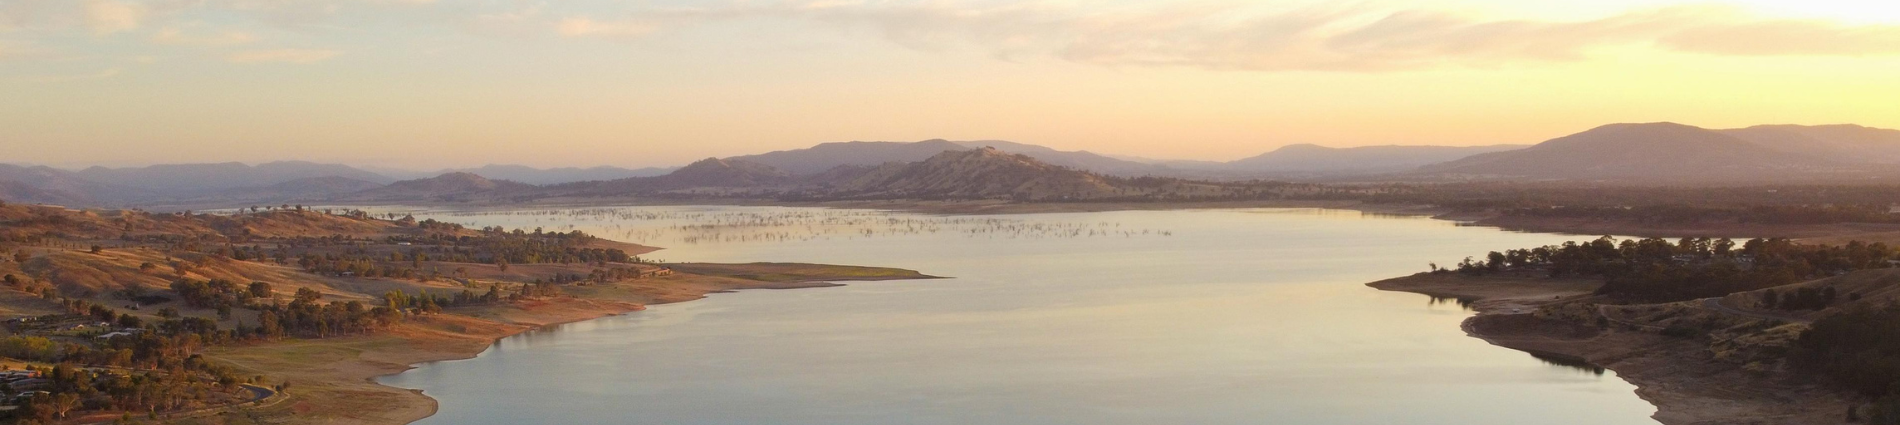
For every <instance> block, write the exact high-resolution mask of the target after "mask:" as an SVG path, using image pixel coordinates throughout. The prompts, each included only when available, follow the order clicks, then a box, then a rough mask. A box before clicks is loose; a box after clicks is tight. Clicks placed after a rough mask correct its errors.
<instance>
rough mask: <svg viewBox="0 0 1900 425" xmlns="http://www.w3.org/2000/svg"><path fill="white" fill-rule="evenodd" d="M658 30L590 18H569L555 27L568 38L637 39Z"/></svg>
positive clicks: (651, 26)
mask: <svg viewBox="0 0 1900 425" xmlns="http://www.w3.org/2000/svg"><path fill="white" fill-rule="evenodd" d="M658 30H659V27H658V26H655V25H653V24H649V23H644V22H637V21H613V22H603V21H596V20H593V19H589V18H567V19H563V20H561V22H560V23H559V24H556V25H555V31H556V32H559V33H561V35H563V36H568V37H637V36H642V35H647V34H652V33H653V32H655V31H658Z"/></svg>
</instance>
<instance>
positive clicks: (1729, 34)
mask: <svg viewBox="0 0 1900 425" xmlns="http://www.w3.org/2000/svg"><path fill="white" fill-rule="evenodd" d="M760 18H763V19H782V20H792V21H802V22H809V23H815V24H819V25H825V26H831V27H835V28H839V29H841V30H845V31H868V32H870V33H871V34H875V35H877V36H880V37H883V38H884V39H886V40H889V41H891V42H894V43H897V44H900V45H904V46H909V47H913V48H919V49H941V48H946V47H953V46H959V45H961V46H968V47H974V48H979V49H988V50H991V51H993V52H994V53H996V54H998V55H1003V56H1016V55H1025V54H1043V55H1048V56H1052V57H1057V58H1061V59H1065V60H1070V61H1076V62H1084V63H1092V64H1101V65H1108V66H1123V65H1155V66H1188V67H1201V68H1215V69H1242V70H1260V71H1285V70H1318V71H1385V70H1402V69H1413V68H1419V67H1429V66H1445V65H1454V66H1456V65H1463V66H1495V65H1498V64H1507V63H1513V62H1551V61H1571V60H1581V59H1585V58H1588V57H1590V54H1591V53H1592V52H1593V51H1596V50H1598V49H1604V48H1612V47H1622V46H1649V47H1653V48H1657V49H1662V50H1667V51H1676V52H1685V53H1697V54H1710V55H1729V56H1769V55H1774V56H1785V55H1804V56H1830V55H1894V54H1900V25H1849V24H1844V23H1839V22H1833V21H1825V20H1794V19H1780V18H1768V17H1760V16H1755V15H1750V14H1748V13H1745V11H1743V10H1741V9H1738V8H1734V7H1729V6H1719V5H1717V6H1682V7H1672V8H1664V9H1653V10H1637V11H1631V12H1627V13H1623V14H1619V15H1615V16H1610V17H1605V18H1599V19H1593V20H1580V21H1544V20H1527V19H1495V18H1480V17H1474V16H1470V15H1464V14H1458V13H1450V12H1443V11H1435V10H1428V9H1391V8H1380V7H1372V6H1365V5H1351V6H1328V5H1319V6H1311V7H1305V8H1296V9H1290V10H1273V11H1269V10H1262V9H1261V8H1259V7H1257V6H1254V5H1249V4H1236V3H1187V4H1174V5H1168V6H1161V7H1146V8H1129V7H1078V6H1076V5H1074V4H1072V3H1047V2H1044V3H1020V4H1011V5H1005V6H972V5H959V4H956V3H950V2H849V1H835V0H827V1H815V2H785V3H773V4H760V3H756V2H744V3H732V4H729V5H728V6H725V7H703V8H690V9H652V10H644V11H639V12H635V13H632V14H629V15H626V16H618V17H612V18H610V19H612V20H610V21H606V22H612V23H611V24H610V23H602V21H596V20H593V19H590V18H584V17H582V18H570V19H568V20H566V21H563V22H561V23H559V24H558V26H557V31H558V32H560V33H562V34H566V35H606V34H616V35H645V34H651V33H654V32H659V31H667V30H676V29H683V28H689V27H692V26H696V25H706V24H709V23H715V22H720V21H727V20H737V19H760Z"/></svg>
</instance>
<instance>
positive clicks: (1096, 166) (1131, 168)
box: [954, 140, 1180, 177]
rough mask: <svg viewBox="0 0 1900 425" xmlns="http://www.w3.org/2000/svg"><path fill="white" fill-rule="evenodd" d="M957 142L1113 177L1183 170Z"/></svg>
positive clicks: (1010, 145) (1037, 148)
mask: <svg viewBox="0 0 1900 425" xmlns="http://www.w3.org/2000/svg"><path fill="white" fill-rule="evenodd" d="M954 143H956V144H958V145H962V146H963V148H964V149H982V148H985V147H992V148H996V150H999V151H1003V152H1005V153H1013V154H1019V155H1025V156H1028V157H1030V158H1035V159H1036V160H1037V161H1042V162H1045V163H1048V164H1049V165H1055V166H1059V167H1069V168H1074V169H1077V170H1083V171H1088V172H1091V173H1097V174H1105V175H1110V176H1126V177H1140V176H1177V175H1179V173H1180V170H1177V169H1173V168H1170V167H1167V166H1164V165H1159V164H1153V163H1148V162H1142V161H1135V160H1129V159H1122V158H1115V157H1111V156H1107V155H1102V154H1098V153H1094V152H1089V151H1062V150H1056V149H1053V148H1049V147H1044V146H1038V145H1031V144H1024V143H1016V142H1008V141H1002V140H979V141H972V142H954Z"/></svg>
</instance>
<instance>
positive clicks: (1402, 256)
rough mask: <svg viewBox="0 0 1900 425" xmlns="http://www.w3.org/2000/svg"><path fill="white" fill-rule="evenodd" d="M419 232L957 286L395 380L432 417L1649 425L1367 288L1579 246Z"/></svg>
mask: <svg viewBox="0 0 1900 425" xmlns="http://www.w3.org/2000/svg"><path fill="white" fill-rule="evenodd" d="M385 210H389V211H393V210H403V209H385ZM582 211H584V212H582ZM418 217H419V218H429V217H434V218H437V219H442V220H446V221H454V222H461V223H467V224H472V225H478V226H484V225H504V226H507V227H508V228H510V229H512V228H517V227H527V228H533V227H545V228H547V229H549V230H568V229H581V230H586V231H588V232H590V233H594V234H597V235H603V236H608V237H612V238H615V239H622V240H629V241H635V242H644V243H648V244H652V245H657V246H666V247H669V249H667V250H664V251H660V252H656V253H654V254H650V255H647V256H646V257H648V258H654V259H662V260H666V261H722V262H745V261H794V262H816V263H834V264H853V265H875V266H890V267H902V268H909V269H916V270H919V271H922V272H924V273H928V274H933V275H940V276H951V277H954V279H944V280H919V281H900V282H869V283H854V284H851V285H850V286H846V287H840V288H825V289H804V290H789V291H747V292H739V293H731V294H718V295H714V296H713V297H711V298H710V299H707V300H702V301H696V302H688V303H680V304H672V305H662V306H655V307H654V308H652V309H649V310H646V311H642V312H637V313H633V314H628V315H624V316H616V317H609V318H603V319H598V320H593V321H587V322H581V323H575V324H570V325H565V326H560V327H556V328H552V329H548V330H544V331H538V332H531V333H527V334H523V335H519V336H516V337H511V338H507V339H504V340H502V341H501V342H499V343H497V344H496V345H495V346H494V347H492V348H491V349H489V350H488V351H487V352H484V353H482V354H481V355H480V356H478V357H476V358H474V359H469V360H461V361H450V362H440V363H433V364H428V365H424V366H422V367H420V368H417V369H415V370H412V371H409V372H405V373H402V374H398V375H394V376H389V377H385V378H384V379H382V382H384V383H386V384H389V385H393V386H398V387H405V388H418V389H423V390H424V391H425V394H428V395H429V396H432V397H435V398H436V399H437V400H440V401H441V411H440V413H438V414H437V415H435V416H433V417H430V418H428V419H426V420H423V421H422V422H420V423H424V424H519V423H647V424H1161V423H1178V424H1525V423H1535V424H1591V425H1604V424H1654V423H1655V422H1654V421H1653V420H1650V419H1649V418H1648V415H1649V414H1651V413H1653V412H1654V409H1653V408H1652V407H1651V406H1650V405H1648V404H1647V403H1645V402H1643V401H1642V400H1640V399H1638V398H1637V397H1636V395H1635V394H1634V393H1633V390H1634V387H1632V386H1631V385H1629V384H1628V383H1625V382H1623V381H1622V380H1620V379H1618V378H1617V377H1616V376H1615V374H1614V373H1602V372H1600V371H1596V370H1591V368H1589V367H1587V365H1586V366H1584V367H1581V368H1579V367H1576V365H1568V366H1567V365H1563V364H1557V363H1550V362H1545V361H1542V360H1539V359H1537V358H1534V357H1532V356H1530V355H1528V354H1525V353H1522V352H1518V351H1513V350H1509V349H1504V348H1498V347H1494V346H1491V345H1488V344H1486V343H1484V342H1483V341H1480V340H1477V339H1473V338H1469V337H1466V336H1465V335H1464V334H1463V332H1462V331H1460V330H1459V328H1458V323H1459V322H1460V321H1461V320H1463V319H1464V318H1465V317H1467V316H1468V315H1469V314H1470V313H1468V312H1466V311H1463V310H1462V309H1461V308H1460V307H1459V306H1458V304H1457V303H1455V302H1436V303H1435V302H1433V301H1432V300H1431V299H1429V298H1428V297H1425V296H1421V295H1414V294H1405V293H1394V292H1382V291H1377V290H1372V289H1370V288H1366V287H1365V286H1363V284H1364V283H1365V282H1369V281H1373V280H1378V279H1382V278H1386V277H1392V276H1399V275H1404V274H1409V273H1414V272H1418V271H1421V270H1424V269H1425V268H1426V264H1427V263H1428V262H1433V261H1436V262H1438V264H1451V263H1455V262H1456V261H1457V260H1459V259H1462V258H1464V257H1465V256H1467V255H1477V254H1482V253H1484V252H1486V251H1490V250H1499V249H1505V248H1515V247H1524V246H1531V245H1538V244H1547V243H1555V242H1560V241H1563V240H1569V239H1579V238H1577V237H1573V236H1562V235H1550V234H1530V233H1511V232H1503V231H1498V230H1494V229H1488V228H1475V227H1458V226H1455V225H1453V224H1452V223H1449V222H1444V221H1436V220H1429V219H1423V218H1393V217H1375V216H1368V215H1362V214H1359V213H1356V212H1349V211H1327V210H1210V211H1131V212H1108V213H1083V214H1036V215H1004V216H978V217H970V216H960V217H959V216H952V217H942V216H927V215H915V214H905V213H886V212H873V211H836V210H821V209H801V208H777V207H636V208H625V209H587V210H565V211H549V210H536V211H513V212H497V211H487V212H478V213H470V212H455V211H424V213H423V214H418ZM705 224H714V225H712V226H696V225H705Z"/></svg>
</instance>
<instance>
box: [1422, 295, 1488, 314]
mask: <svg viewBox="0 0 1900 425" xmlns="http://www.w3.org/2000/svg"><path fill="white" fill-rule="evenodd" d="M1427 297H1428V298H1430V300H1429V301H1426V304H1427V305H1432V306H1441V305H1447V304H1452V303H1457V304H1458V308H1460V309H1464V311H1478V309H1477V307H1475V306H1473V304H1476V303H1477V302H1478V300H1477V299H1474V298H1464V297H1440V296H1437V295H1429V296H1427Z"/></svg>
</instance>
